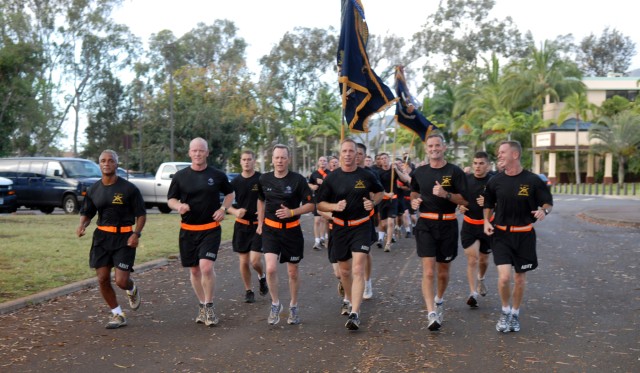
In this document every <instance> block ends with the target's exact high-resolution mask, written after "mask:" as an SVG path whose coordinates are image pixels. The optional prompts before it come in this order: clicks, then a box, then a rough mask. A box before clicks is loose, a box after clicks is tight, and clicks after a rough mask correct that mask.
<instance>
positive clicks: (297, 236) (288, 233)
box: [262, 224, 304, 263]
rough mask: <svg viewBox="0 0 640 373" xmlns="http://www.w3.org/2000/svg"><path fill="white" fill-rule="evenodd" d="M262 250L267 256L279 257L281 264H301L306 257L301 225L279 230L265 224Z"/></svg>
mask: <svg viewBox="0 0 640 373" xmlns="http://www.w3.org/2000/svg"><path fill="white" fill-rule="evenodd" d="M262 249H263V250H264V253H265V254H267V253H270V254H276V255H278V256H279V257H280V263H299V262H300V261H301V260H302V258H303V257H304V237H303V236H302V229H301V228H300V226H299V225H298V226H297V227H293V228H289V229H286V228H285V229H279V228H272V227H270V226H268V225H266V224H265V225H263V226H262Z"/></svg>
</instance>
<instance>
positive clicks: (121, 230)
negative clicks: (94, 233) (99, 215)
mask: <svg viewBox="0 0 640 373" xmlns="http://www.w3.org/2000/svg"><path fill="white" fill-rule="evenodd" d="M98 229H100V230H101V231H105V232H109V233H129V232H132V231H133V228H132V227H131V226H128V227H113V226H110V225H98Z"/></svg>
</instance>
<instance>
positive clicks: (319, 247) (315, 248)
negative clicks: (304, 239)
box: [313, 242, 322, 250]
mask: <svg viewBox="0 0 640 373" xmlns="http://www.w3.org/2000/svg"><path fill="white" fill-rule="evenodd" d="M313 249H314V250H322V246H320V242H316V243H315V244H314V245H313Z"/></svg>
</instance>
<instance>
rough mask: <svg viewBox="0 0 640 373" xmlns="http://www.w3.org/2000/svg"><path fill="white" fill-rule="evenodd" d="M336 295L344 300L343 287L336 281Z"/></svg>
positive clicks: (340, 282)
mask: <svg viewBox="0 0 640 373" xmlns="http://www.w3.org/2000/svg"><path fill="white" fill-rule="evenodd" d="M338 295H339V296H340V297H341V298H343V299H344V287H342V281H340V280H338Z"/></svg>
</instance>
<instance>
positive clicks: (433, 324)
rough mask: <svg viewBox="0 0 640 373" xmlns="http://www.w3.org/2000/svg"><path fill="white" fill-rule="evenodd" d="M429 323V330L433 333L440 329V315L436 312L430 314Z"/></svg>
mask: <svg viewBox="0 0 640 373" xmlns="http://www.w3.org/2000/svg"><path fill="white" fill-rule="evenodd" d="M427 319H428V320H429V323H428V324H427V328H428V329H429V330H431V331H432V332H434V331H436V330H438V329H440V321H439V320H438V315H437V314H436V313H435V312H430V313H429V316H427Z"/></svg>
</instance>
